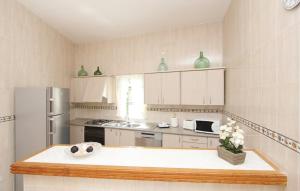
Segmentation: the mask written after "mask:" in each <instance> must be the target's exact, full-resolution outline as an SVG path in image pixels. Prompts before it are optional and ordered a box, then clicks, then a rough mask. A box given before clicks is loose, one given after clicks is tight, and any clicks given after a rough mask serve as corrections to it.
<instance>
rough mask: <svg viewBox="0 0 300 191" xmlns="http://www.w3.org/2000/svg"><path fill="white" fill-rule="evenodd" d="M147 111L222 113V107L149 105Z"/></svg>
mask: <svg viewBox="0 0 300 191" xmlns="http://www.w3.org/2000/svg"><path fill="white" fill-rule="evenodd" d="M147 111H158V112H188V113H222V112H223V108H222V107H201V106H200V107H199V106H171V105H169V106H165V105H163V106H162V105H147Z"/></svg>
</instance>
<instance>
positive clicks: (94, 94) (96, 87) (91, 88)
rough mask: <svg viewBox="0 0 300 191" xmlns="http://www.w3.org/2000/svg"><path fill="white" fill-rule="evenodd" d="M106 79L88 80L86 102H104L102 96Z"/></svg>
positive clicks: (84, 99) (95, 78) (85, 94)
mask: <svg viewBox="0 0 300 191" xmlns="http://www.w3.org/2000/svg"><path fill="white" fill-rule="evenodd" d="M106 79H107V78H105V77H93V78H86V79H85V80H86V89H85V93H84V97H83V101H84V102H102V96H103V93H104V89H105V86H106Z"/></svg>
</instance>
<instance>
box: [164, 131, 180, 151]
mask: <svg viewBox="0 0 300 191" xmlns="http://www.w3.org/2000/svg"><path fill="white" fill-rule="evenodd" d="M162 143H163V144H162V145H163V147H164V148H181V147H182V144H181V136H180V135H171V134H163V141H162Z"/></svg>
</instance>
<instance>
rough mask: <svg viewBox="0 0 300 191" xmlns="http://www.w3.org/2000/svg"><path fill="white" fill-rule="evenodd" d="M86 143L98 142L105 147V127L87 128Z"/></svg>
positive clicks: (85, 133) (85, 132) (85, 131)
mask: <svg viewBox="0 0 300 191" xmlns="http://www.w3.org/2000/svg"><path fill="white" fill-rule="evenodd" d="M84 142H97V143H101V144H102V145H105V131H104V128H103V127H92V126H85V128H84Z"/></svg>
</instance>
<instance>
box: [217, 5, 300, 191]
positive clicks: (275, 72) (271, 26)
mask: <svg viewBox="0 0 300 191" xmlns="http://www.w3.org/2000/svg"><path fill="white" fill-rule="evenodd" d="M299 15H300V9H299V7H298V8H296V9H294V10H291V11H286V10H284V9H283V7H282V4H281V1H272V2H269V1H260V0H243V1H241V0H233V1H232V3H231V5H230V8H229V10H228V12H227V13H226V16H225V19H224V24H223V38H224V44H223V49H224V54H223V56H224V58H223V59H224V65H225V67H226V68H227V73H226V105H225V111H229V112H231V113H234V114H235V115H237V116H240V117H242V118H244V119H245V120H249V121H252V122H254V123H255V124H259V125H260V126H262V127H260V129H261V130H265V128H264V127H266V128H267V131H265V132H266V133H270V132H271V133H272V132H273V131H274V132H277V133H278V134H276V133H275V134H276V135H278V136H279V135H280V134H282V135H283V136H282V137H283V138H282V139H283V141H282V142H280V141H279V142H275V141H274V140H273V139H271V138H269V137H268V135H266V134H265V132H264V131H262V132H261V133H258V132H253V131H255V130H254V129H255V128H251V127H250V129H248V130H247V135H246V136H247V140H246V143H247V145H248V146H249V147H253V148H259V149H260V150H262V151H263V152H264V153H266V154H267V155H268V156H269V157H270V158H272V160H274V161H276V163H278V164H279V165H280V166H281V167H282V169H283V170H284V171H286V172H287V174H288V179H289V180H288V182H289V184H288V186H287V188H286V189H285V190H291V191H292V190H297V189H299V188H300V187H299V179H300V175H299V171H296V170H295V169H297V168H299V167H298V166H299V156H298V155H299V154H297V152H295V151H292V150H290V149H289V146H288V145H289V144H288V142H287V144H285V140H288V141H290V140H291V139H293V140H295V141H296V142H298V143H299V138H300V136H299V134H300V129H299V85H300V83H299V82H300V78H299V76H300V75H299V72H300V69H299V63H300V59H299V52H300V40H299V37H300V36H299V32H300V30H299V23H300V17H299ZM233 69H234V71H236V72H233V71H232V70H233ZM228 70H229V71H228ZM244 127H245V128H246V129H247V127H246V126H244ZM258 131H259V130H258ZM248 134H249V135H248ZM289 139H290V140H289ZM282 144H284V145H285V146H283V145H282Z"/></svg>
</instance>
